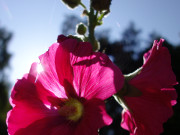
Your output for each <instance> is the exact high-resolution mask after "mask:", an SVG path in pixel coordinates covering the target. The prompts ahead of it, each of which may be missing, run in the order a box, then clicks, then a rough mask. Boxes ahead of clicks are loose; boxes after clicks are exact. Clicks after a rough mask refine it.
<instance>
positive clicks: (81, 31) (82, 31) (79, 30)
mask: <svg viewBox="0 0 180 135" xmlns="http://www.w3.org/2000/svg"><path fill="white" fill-rule="evenodd" d="M86 31H87V28H86V26H85V25H84V24H83V23H79V24H77V25H76V32H77V34H79V35H84V34H85V33H86Z"/></svg>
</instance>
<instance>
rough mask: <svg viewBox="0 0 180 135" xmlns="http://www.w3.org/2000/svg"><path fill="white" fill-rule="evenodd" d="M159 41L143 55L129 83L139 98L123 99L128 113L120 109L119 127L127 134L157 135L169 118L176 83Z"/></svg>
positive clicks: (166, 50)
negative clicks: (136, 72)
mask: <svg viewBox="0 0 180 135" xmlns="http://www.w3.org/2000/svg"><path fill="white" fill-rule="evenodd" d="M163 41H164V40H163V39H161V40H160V41H159V42H157V41H155V42H154V45H153V47H152V49H151V50H150V51H149V52H147V53H145V54H144V65H143V66H142V70H141V72H140V73H139V74H138V75H137V76H135V77H134V78H133V79H132V80H130V81H129V84H131V85H133V86H134V87H136V88H138V89H139V90H140V91H141V92H142V96H140V97H126V96H125V97H124V100H125V102H126V103H127V105H128V107H129V108H130V110H124V112H123V114H122V117H123V120H122V123H121V126H122V127H123V128H125V129H127V130H129V131H130V134H131V135H144V134H145V135H159V134H160V133H162V132H163V123H164V122H166V121H167V119H168V118H169V117H171V116H172V114H173V110H172V105H174V104H175V103H176V98H177V94H176V91H175V89H174V88H173V85H175V84H177V81H176V77H175V75H174V73H173V71H172V68H171V57H170V54H169V52H168V49H167V48H166V47H163V46H162V42H163Z"/></svg>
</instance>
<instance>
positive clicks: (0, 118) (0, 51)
mask: <svg viewBox="0 0 180 135" xmlns="http://www.w3.org/2000/svg"><path fill="white" fill-rule="evenodd" d="M11 37H12V34H11V33H9V32H7V31H6V30H5V29H2V28H0V135H6V134H7V126H6V115H7V111H8V110H9V109H10V105H9V101H8V89H9V82H8V80H7V76H6V74H5V69H6V68H7V66H8V64H9V59H10V57H11V55H10V54H9V52H8V50H7V49H8V43H9V41H10V39H11Z"/></svg>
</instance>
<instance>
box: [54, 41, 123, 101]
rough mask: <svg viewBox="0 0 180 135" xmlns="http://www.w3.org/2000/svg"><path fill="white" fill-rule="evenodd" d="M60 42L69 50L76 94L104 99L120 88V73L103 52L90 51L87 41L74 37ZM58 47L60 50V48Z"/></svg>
mask: <svg viewBox="0 0 180 135" xmlns="http://www.w3.org/2000/svg"><path fill="white" fill-rule="evenodd" d="M60 44H61V45H62V47H63V48H64V49H66V50H68V52H70V59H71V65H72V68H73V71H74V84H75V88H76V93H77V95H79V96H81V97H86V98H88V99H89V98H92V97H94V98H101V99H103V100H104V99H107V98H108V97H109V96H111V95H113V94H114V93H116V92H117V90H120V89H121V88H122V85H123V83H124V80H123V76H122V73H121V71H120V70H119V68H118V67H116V66H115V65H114V64H113V63H112V62H111V61H110V60H109V58H108V57H107V56H106V55H105V54H103V53H98V52H92V47H91V45H90V44H89V43H87V42H77V41H76V40H75V39H68V40H65V41H63V42H60ZM58 49H59V50H58V51H60V49H61V48H58ZM81 50H83V51H81ZM58 61H59V60H57V61H56V62H57V63H58ZM56 66H58V64H56ZM57 68H58V67H57ZM116 73H118V74H116ZM94 82H96V83H94ZM112 84H114V85H112Z"/></svg>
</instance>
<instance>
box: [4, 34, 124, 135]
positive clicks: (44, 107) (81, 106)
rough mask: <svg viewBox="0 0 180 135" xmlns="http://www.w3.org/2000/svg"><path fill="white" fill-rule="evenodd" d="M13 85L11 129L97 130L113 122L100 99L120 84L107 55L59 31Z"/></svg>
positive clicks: (48, 134)
mask: <svg viewBox="0 0 180 135" xmlns="http://www.w3.org/2000/svg"><path fill="white" fill-rule="evenodd" d="M38 65H39V64H38V63H33V64H32V66H31V69H30V72H29V73H28V74H26V75H24V77H23V78H22V79H20V80H18V81H17V82H16V84H15V86H14V88H13V90H12V93H11V97H10V103H11V105H12V107H13V109H12V110H11V111H9V113H8V115H7V125H8V132H9V134H10V135H59V134H61V135H97V134H98V129H99V128H101V127H102V126H105V125H109V124H111V122H112V119H111V118H110V116H109V115H108V114H107V113H106V110H105V104H104V100H105V99H107V98H108V97H110V96H112V95H113V94H114V93H116V92H117V90H120V89H121V87H122V85H123V83H124V82H123V81H124V79H123V75H122V73H121V71H120V70H119V69H118V67H116V66H115V65H114V64H113V63H112V62H111V61H110V60H109V58H108V57H107V56H106V55H105V54H102V53H99V52H92V48H91V45H90V43H87V42H78V41H77V40H75V39H71V38H66V37H64V36H62V35H61V36H59V38H58V43H55V44H53V45H52V46H50V48H49V50H48V51H47V52H46V53H44V54H43V55H41V56H40V65H42V67H43V71H41V72H40V73H38V72H37V68H38Z"/></svg>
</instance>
